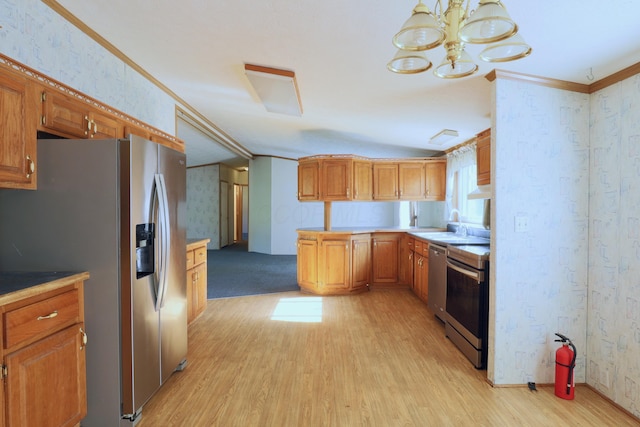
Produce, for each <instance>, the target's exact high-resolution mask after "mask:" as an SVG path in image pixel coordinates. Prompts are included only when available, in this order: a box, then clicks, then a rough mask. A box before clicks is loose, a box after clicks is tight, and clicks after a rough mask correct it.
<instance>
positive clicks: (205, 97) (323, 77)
mask: <svg viewBox="0 0 640 427" xmlns="http://www.w3.org/2000/svg"><path fill="white" fill-rule="evenodd" d="M503 2H504V4H505V6H506V7H507V9H508V11H509V13H510V15H511V17H512V19H513V20H514V21H516V23H517V24H518V26H519V29H520V31H519V33H520V34H521V35H522V36H523V37H524V38H525V40H526V41H527V43H528V44H530V45H531V46H532V47H533V52H532V54H531V55H530V56H529V57H527V58H524V59H521V60H519V61H514V62H507V63H501V64H497V66H496V65H495V64H490V63H483V62H482V61H480V60H479V59H478V60H477V63H478V65H479V66H480V69H479V71H478V73H476V74H475V75H473V76H471V77H466V78H463V79H457V80H442V79H439V78H437V77H435V76H434V75H433V74H432V71H431V70H429V71H427V72H425V73H421V74H415V75H400V74H395V73H392V72H390V71H388V70H387V68H386V64H387V62H388V61H389V60H390V59H391V58H392V57H393V55H394V54H395V52H396V49H395V48H394V47H393V45H392V44H391V38H392V36H393V35H394V34H395V33H396V32H397V31H398V30H399V29H400V27H401V26H402V24H403V23H404V21H405V20H406V19H408V18H409V16H410V15H411V11H412V9H413V7H414V6H415V5H416V4H417V0H395V1H389V0H351V1H348V2H345V1H343V0H323V1H308V0H298V1H292V0H263V1H257V2H256V1H223V0H209V1H196V0H184V1H181V2H177V1H167V0H165V1H158V2H153V3H149V2H147V1H141V0H92V1H90V2H89V1H86V0H58V3H59V4H60V5H61V6H62V7H64V8H66V9H67V10H68V11H69V12H70V13H71V14H73V15H75V16H76V17H77V18H79V19H80V20H82V21H83V22H84V23H85V24H86V25H87V26H88V27H89V28H90V29H91V30H93V31H95V32H96V33H98V34H99V35H100V36H102V37H103V38H104V39H105V40H107V41H108V42H109V43H110V44H111V45H113V46H114V47H115V48H116V49H118V50H119V51H121V52H122V53H123V54H124V55H126V57H128V58H130V60H131V61H132V62H133V63H135V64H137V66H139V67H141V68H142V69H143V70H145V71H146V72H147V73H148V74H150V75H151V76H152V77H153V78H155V79H156V80H157V81H159V82H160V83H161V84H162V85H164V86H165V87H166V88H168V89H169V90H170V91H171V92H173V93H174V94H175V95H176V96H177V97H178V98H180V99H181V100H183V101H184V102H186V104H187V107H188V109H193V110H194V113H195V116H196V117H198V118H199V119H200V120H201V121H203V122H204V123H205V127H209V128H211V127H214V128H215V129H217V130H219V131H220V132H221V134H222V135H224V138H222V139H224V140H226V141H231V143H233V144H238V145H239V146H241V147H244V148H245V149H246V150H247V151H248V152H250V153H251V154H252V155H268V156H277V157H284V158H291V159H297V158H299V157H303V156H308V155H314V154H356V155H363V156H368V157H405V156H406V157H414V156H418V157H419V156H429V155H434V154H437V153H438V152H441V151H442V150H444V149H446V148H449V147H450V146H453V145H455V144H459V143H461V142H464V141H466V140H468V139H469V138H471V137H473V136H474V135H475V134H476V133H478V132H480V131H482V130H484V129H486V128H488V127H490V125H491V123H490V111H491V98H490V93H491V84H490V83H489V82H488V81H487V80H486V79H485V78H484V76H485V75H486V74H487V73H489V72H490V71H491V70H492V69H493V68H499V69H501V70H508V71H514V72H519V73H526V74H531V75H536V76H541V77H549V78H554V79H559V80H567V81H572V82H576V83H584V84H590V83H592V82H593V81H597V80H600V79H602V78H604V77H606V76H608V75H610V74H612V73H614V72H616V71H619V70H621V69H623V68H626V67H628V66H630V65H633V64H635V63H638V62H640V42H639V40H640V25H637V17H638V16H640V2H638V1H634V0H617V1H616V0H612V1H609V2H603V1H595V0H564V1H557V0H539V1H536V2H531V1H522V0H503ZM48 3H51V2H50V1H49V2H48ZM424 3H425V4H426V5H427V6H428V7H429V8H430V9H431V10H433V9H434V3H435V1H434V0H424ZM151 4H152V5H153V6H152V7H150V5H151ZM476 5H477V0H472V1H471V7H472V8H475V7H476ZM481 49H482V47H481V46H478V45H475V46H474V45H468V46H467V48H466V50H467V51H468V52H469V53H470V54H471V56H472V57H473V58H474V59H477V58H478V56H477V54H478V53H479V51H480V50H481ZM444 54H445V52H444V49H443V48H442V47H438V48H435V49H433V50H431V51H427V56H428V57H429V59H430V60H431V61H432V62H433V63H434V64H436V65H437V64H438V63H439V62H440V61H441V59H442V58H443V57H444ZM245 63H251V64H256V65H262V66H267V67H274V68H283V69H287V70H292V71H294V72H295V74H296V79H297V84H298V88H299V91H300V98H301V101H302V108H303V114H302V115H301V116H299V117H298V116H290V115H284V114H278V113H270V112H267V111H266V109H265V107H264V106H263V104H262V103H261V102H260V100H259V98H258V97H257V95H256V93H255V92H254V90H253V89H252V87H251V86H250V84H249V81H248V79H247V77H246V75H245V74H244V64H245ZM445 128H446V129H454V130H457V131H458V132H459V137H458V138H456V139H454V140H452V141H450V142H449V143H447V144H446V145H441V146H434V145H430V142H429V139H430V137H431V136H433V135H435V134H436V133H438V132H440V131H441V130H442V129H445ZM178 136H179V137H181V138H182V139H183V140H185V143H186V152H187V162H188V165H189V166H195V165H202V164H210V163H217V162H223V163H226V164H229V165H231V166H234V167H240V166H243V165H246V164H247V160H246V158H243V157H239V156H238V155H237V153H235V152H233V151H230V150H228V149H226V148H223V147H222V146H220V145H219V144H217V143H215V142H212V140H211V138H210V136H211V134H209V136H207V133H206V132H202V131H199V130H197V129H196V128H194V127H193V126H191V125H188V124H186V123H181V125H180V126H179V129H178ZM245 157H246V156H245Z"/></svg>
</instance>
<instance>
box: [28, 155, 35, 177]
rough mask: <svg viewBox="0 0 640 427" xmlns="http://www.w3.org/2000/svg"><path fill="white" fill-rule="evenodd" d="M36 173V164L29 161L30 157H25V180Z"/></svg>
mask: <svg viewBox="0 0 640 427" xmlns="http://www.w3.org/2000/svg"><path fill="white" fill-rule="evenodd" d="M35 171H36V164H35V163H34V161H33V160H32V159H31V156H29V155H27V179H29V178H31V175H33V173H34V172H35Z"/></svg>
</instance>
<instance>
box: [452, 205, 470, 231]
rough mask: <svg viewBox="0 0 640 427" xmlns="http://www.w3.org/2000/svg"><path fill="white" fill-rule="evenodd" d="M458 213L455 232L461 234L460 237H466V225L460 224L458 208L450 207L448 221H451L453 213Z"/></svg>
mask: <svg viewBox="0 0 640 427" xmlns="http://www.w3.org/2000/svg"><path fill="white" fill-rule="evenodd" d="M454 213H455V214H457V215H458V227H457V228H456V234H457V235H462V237H467V226H466V225H462V220H461V219H460V211H459V210H458V209H451V213H450V214H449V221H453V214H454Z"/></svg>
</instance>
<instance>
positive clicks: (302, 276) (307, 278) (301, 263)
mask: <svg viewBox="0 0 640 427" xmlns="http://www.w3.org/2000/svg"><path fill="white" fill-rule="evenodd" d="M297 262H298V285H300V286H301V287H307V288H311V289H315V288H316V286H317V284H318V242H317V241H315V240H298V259H297Z"/></svg>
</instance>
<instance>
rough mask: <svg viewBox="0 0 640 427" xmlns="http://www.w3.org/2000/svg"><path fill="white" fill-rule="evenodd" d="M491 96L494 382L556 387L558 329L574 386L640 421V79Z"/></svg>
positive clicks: (504, 86) (501, 88)
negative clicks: (581, 89) (522, 223)
mask: <svg viewBox="0 0 640 427" xmlns="http://www.w3.org/2000/svg"><path fill="white" fill-rule="evenodd" d="M494 91H495V100H496V104H495V114H494V117H493V120H494V123H493V130H494V137H493V142H494V145H495V147H494V148H493V152H492V156H493V157H492V160H493V162H492V163H493V164H494V165H495V166H494V176H495V179H494V184H493V185H494V199H493V203H494V206H493V210H492V226H493V230H494V240H493V242H492V243H493V246H492V249H493V251H492V271H491V279H492V289H491V290H492V295H491V299H492V313H491V319H490V334H491V337H490V348H491V351H490V359H491V360H490V366H489V368H488V372H487V373H488V377H489V379H490V380H491V381H493V382H494V383H496V384H521V383H524V382H527V381H536V382H540V383H553V381H554V357H555V350H556V349H557V348H558V344H557V343H554V342H553V339H554V336H553V334H554V332H560V333H563V334H565V335H567V336H569V337H570V338H571V339H572V340H573V341H574V342H575V344H576V346H577V348H578V360H577V370H576V381H577V382H579V383H580V382H586V383H588V384H589V385H591V386H592V387H594V388H596V389H597V390H598V391H600V392H601V393H602V394H604V395H605V396H607V397H608V398H610V399H611V400H612V401H614V402H615V403H617V404H619V405H620V406H621V407H623V408H625V409H627V410H628V411H630V412H631V413H633V414H634V415H635V416H637V417H640V389H639V384H640V279H639V277H640V274H639V273H640V191H638V189H639V188H640V75H636V76H634V77H631V78H629V79H626V80H625V81H623V82H620V83H617V84H615V85H613V86H611V87H609V88H606V89H603V90H601V91H599V92H597V93H595V94H592V95H585V94H578V93H572V92H567V91H562V90H556V89H550V88H545V87H541V86H535V85H530V84H527V83H522V82H512V81H508V80H498V81H496V83H495V86H494ZM517 216H524V217H526V218H527V220H528V230H527V231H524V232H515V227H514V220H515V218H516V217H517Z"/></svg>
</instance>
